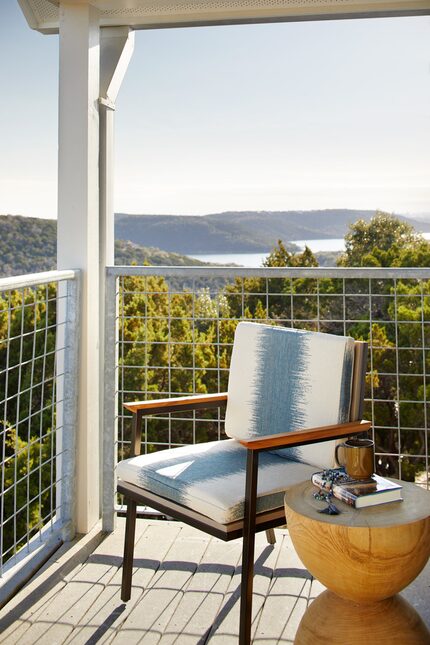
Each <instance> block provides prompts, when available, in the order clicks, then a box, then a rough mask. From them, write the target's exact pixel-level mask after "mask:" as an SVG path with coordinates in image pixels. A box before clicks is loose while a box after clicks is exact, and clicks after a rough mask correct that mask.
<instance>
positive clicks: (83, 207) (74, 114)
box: [58, 0, 100, 533]
mask: <svg viewBox="0 0 430 645" xmlns="http://www.w3.org/2000/svg"><path fill="white" fill-rule="evenodd" d="M99 40H100V29H99V21H98V12H97V11H96V10H95V9H94V8H93V7H91V6H89V5H88V4H87V2H86V0H79V3H77V4H74V3H73V2H72V0H70V1H66V0H61V2H60V71H59V77H60V78H59V158H58V268H59V269H65V268H68V269H70V268H73V269H81V271H82V297H81V312H80V322H81V336H80V347H79V350H80V351H79V368H78V415H77V424H78V428H77V455H76V463H77V467H76V530H77V532H78V533H87V532H88V531H89V530H90V529H91V528H92V527H93V526H94V524H95V523H96V522H97V521H98V519H99V516H100V488H99V444H100V438H99V436H100V414H99V327H100V305H99V114H98V110H99V105H98V97H99V61H100V46H99Z"/></svg>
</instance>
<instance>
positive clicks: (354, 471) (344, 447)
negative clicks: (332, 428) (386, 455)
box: [334, 439, 374, 479]
mask: <svg viewBox="0 0 430 645" xmlns="http://www.w3.org/2000/svg"><path fill="white" fill-rule="evenodd" d="M339 451H342V452H341V455H340V456H339ZM334 457H335V459H336V462H337V464H338V465H339V466H343V467H344V468H345V470H346V474H347V475H348V477H351V478H352V479H369V477H371V476H372V474H373V469H374V443H373V441H372V440H371V439H348V440H347V441H344V443H341V444H339V445H337V446H336V450H335V453H334Z"/></svg>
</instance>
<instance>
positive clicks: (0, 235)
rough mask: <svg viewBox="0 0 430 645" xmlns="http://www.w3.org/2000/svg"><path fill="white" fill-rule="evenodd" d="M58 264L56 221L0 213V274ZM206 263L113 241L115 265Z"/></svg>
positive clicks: (121, 241)
mask: <svg viewBox="0 0 430 645" xmlns="http://www.w3.org/2000/svg"><path fill="white" fill-rule="evenodd" d="M56 263H57V222H56V221H55V220H46V219H38V218H35V217H22V216H20V215H0V277H6V276H12V275H21V274H25V273H38V272H39V271H51V270H52V269H55V268H56ZM146 263H147V264H152V265H154V266H160V265H164V266H207V263H206V262H200V261H199V260H194V259H193V258H188V257H186V256H184V255H179V254H178V253H168V252H167V251H162V250H161V249H156V248H148V247H144V246H140V245H138V244H135V243H134V242H130V241H128V240H116V241H115V264H117V265H121V264H137V265H141V264H146Z"/></svg>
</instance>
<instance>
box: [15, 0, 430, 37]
mask: <svg viewBox="0 0 430 645" xmlns="http://www.w3.org/2000/svg"><path fill="white" fill-rule="evenodd" d="M68 1H69V2H70V0H68ZM77 1H78V2H79V0H77ZM87 1H88V3H89V4H91V5H93V6H94V7H96V8H97V9H98V10H99V11H100V25H101V26H103V27H119V26H129V27H132V28H133V29H159V28H163V27H192V26H201V25H225V24H241V23H258V22H282V21H285V22H286V21H301V20H330V19H340V18H371V17H384V16H412V15H425V14H430V0H87ZM18 2H19V4H20V6H21V8H22V11H23V13H24V15H25V17H26V19H27V22H28V24H29V26H30V27H31V28H33V29H37V30H38V31H40V32H42V33H58V24H59V4H60V1H59V0H18ZM80 2H82V0H80Z"/></svg>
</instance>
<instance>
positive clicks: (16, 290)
mask: <svg viewBox="0 0 430 645" xmlns="http://www.w3.org/2000/svg"><path fill="white" fill-rule="evenodd" d="M79 283H80V280H79V271H47V272H44V273H36V274H30V275H24V276H16V277H11V278H2V279H0V459H1V474H0V522H1V533H0V603H4V602H5V600H7V598H8V596H9V595H10V594H11V593H12V592H13V590H14V589H15V588H16V587H17V585H19V584H20V582H19V581H20V580H21V581H23V580H25V579H26V578H28V576H29V575H31V573H29V572H31V571H32V570H34V568H36V567H37V566H40V563H41V562H43V561H44V559H46V557H47V553H48V554H49V553H50V552H52V550H54V549H55V548H57V546H58V545H59V543H60V542H61V540H62V539H64V538H69V537H70V536H71V535H73V532H74V527H73V504H74V499H73V496H74V473H75V433H76V392H77V390H76V379H77V352H78V346H79V313H78V310H79V289H80V286H79Z"/></svg>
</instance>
